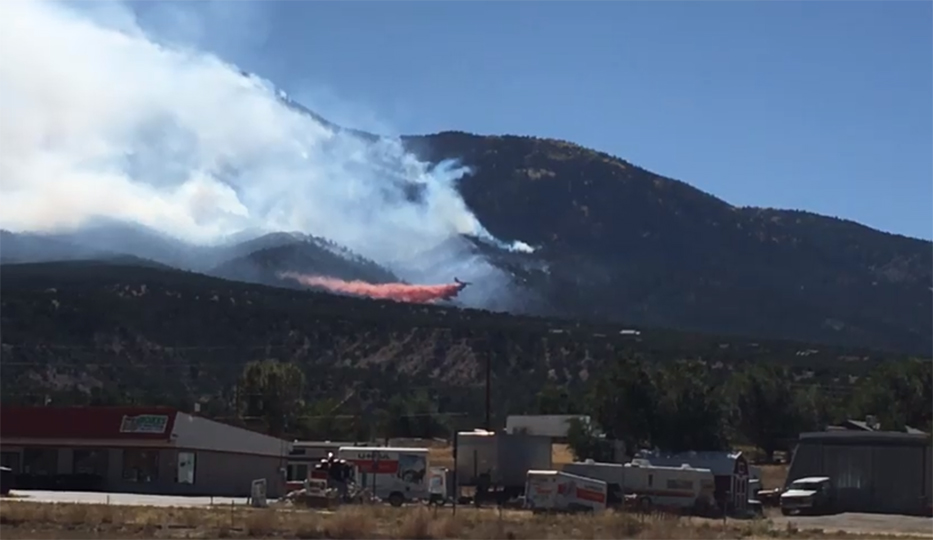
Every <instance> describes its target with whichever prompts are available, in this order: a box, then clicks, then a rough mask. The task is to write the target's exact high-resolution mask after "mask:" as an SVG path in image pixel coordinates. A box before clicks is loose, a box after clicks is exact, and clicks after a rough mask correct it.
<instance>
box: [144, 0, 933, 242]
mask: <svg viewBox="0 0 933 540" xmlns="http://www.w3.org/2000/svg"><path fill="white" fill-rule="evenodd" d="M134 9H135V10H136V11H137V15H138V16H139V18H140V21H141V22H142V24H143V26H144V27H146V28H151V29H156V30H159V31H160V33H162V34H166V35H170V36H171V38H172V39H176V40H179V41H186V42H189V43H195V44H197V45H198V46H200V47H203V48H205V49H208V50H211V51H212V52H215V53H217V54H219V55H220V56H222V57H224V58H225V59H227V60H229V61H231V62H234V63H236V64H238V65H240V66H241V67H243V68H244V69H247V70H249V71H253V72H256V73H258V74H260V75H262V76H264V77H267V78H269V79H271V80H272V81H273V82H275V83H276V84H277V85H278V86H280V87H281V88H283V89H285V90H286V91H288V92H289V93H290V94H292V95H293V96H295V97H296V98H298V100H299V101H301V102H303V103H305V104H306V105H308V106H310V107H311V108H314V109H316V110H317V111H318V112H320V113H321V114H323V115H325V116H328V117H330V118H331V119H333V120H334V121H337V122H340V123H344V124H348V125H351V126H353V127H359V128H363V129H370V130H376V131H380V132H383V133H404V134H415V133H433V132H437V131H443V130H463V131H469V132H474V133H482V134H528V135H537V136H545V137H554V138H560V139H565V140H570V141H573V142H576V143H579V144H582V145H584V146H588V147H592V148H595V149H598V150H602V151H605V152H608V153H610V154H614V155H617V156H619V157H622V158H624V159H626V160H629V161H631V162H633V163H635V164H637V165H640V166H642V167H645V168H648V169H650V170H652V171H654V172H657V173H660V174H663V175H665V176H670V177H673V178H677V179H679V180H683V181H686V182H688V183H690V184H692V185H694V186H696V187H698V188H700V189H702V190H704V191H707V192H710V193H712V194H714V195H716V196H718V197H721V198H723V199H725V200H726V201H728V202H730V203H732V204H736V205H754V206H769V207H778V208H794V209H803V210H809V211H814V212H818V213H821V214H828V215H834V216H839V217H843V218H847V219H852V220H855V221H858V222H861V223H864V224H866V225H869V226H871V227H875V228H879V229H882V230H885V231H890V232H896V233H900V234H905V235H908V236H914V237H921V238H927V239H930V238H931V237H933V34H931V26H933V3H931V2H925V1H891V0H886V1H874V2H865V1H861V2H859V1H822V2H817V1H796V2H790V1H789V2H776V1H771V2H763V1H742V2H739V1H728V2H727V1H719V2H714V1H705V2H700V1H682V2H674V1H664V2H645V1H643V2H634V1H630V2H623V1H620V2H569V1H568V2H466V1H461V2H424V1H422V2H395V1H378V2H346V1H345V2H271V1H269V2H267V1H265V0H264V1H262V2H261V3H255V2H205V3H191V4H189V3H188V2H185V3H184V6H183V7H179V5H177V4H176V5H174V6H171V5H166V4H164V3H155V2H144V3H139V4H134Z"/></svg>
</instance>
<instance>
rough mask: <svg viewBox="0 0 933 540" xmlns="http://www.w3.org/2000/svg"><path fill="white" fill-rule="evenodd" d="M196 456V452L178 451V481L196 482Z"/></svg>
mask: <svg viewBox="0 0 933 540" xmlns="http://www.w3.org/2000/svg"><path fill="white" fill-rule="evenodd" d="M195 457H196V456H195V453H194V452H178V468H177V469H176V470H175V482H176V483H179V484H193V483H194V464H195Z"/></svg>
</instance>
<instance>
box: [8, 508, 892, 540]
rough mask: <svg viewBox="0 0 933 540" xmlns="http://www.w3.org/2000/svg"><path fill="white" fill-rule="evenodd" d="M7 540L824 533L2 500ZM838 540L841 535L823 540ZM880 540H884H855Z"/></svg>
mask: <svg viewBox="0 0 933 540" xmlns="http://www.w3.org/2000/svg"><path fill="white" fill-rule="evenodd" d="M0 527H2V534H0V536H2V537H3V538H4V539H7V538H24V539H25V538H30V539H37V538H64V537H69V538H342V539H351V538H399V539H442V538H474V539H500V538H502V539H548V538H587V539H595V538H607V539H621V538H692V539H714V538H817V537H820V538H822V537H824V536H823V533H822V532H821V531H799V530H796V529H793V528H788V527H784V528H781V527H776V526H774V525H773V523H772V522H770V521H768V520H759V521H746V522H739V521H729V522H727V523H723V522H721V521H710V520H700V519H691V518H672V517H666V518H665V517H651V518H649V517H639V516H634V515H630V514H624V513H616V512H604V513H601V514H597V515H553V516H548V515H533V514H531V513H528V512H521V511H514V510H509V511H501V512H500V511H497V510H494V509H475V508H468V507H461V508H458V509H457V512H456V514H454V513H453V511H452V509H450V508H442V509H428V508H425V507H406V508H391V507H385V506H356V507H344V508H340V509H339V510H337V511H333V512H325V511H314V510H295V509H284V508H266V509H253V508H246V507H220V506H218V507H206V508H157V507H121V506H108V505H94V504H49V503H35V502H13V501H9V502H6V501H4V502H3V504H2V505H0ZM834 536H835V537H837V536H838V533H837V534H835V535H833V534H828V535H826V536H825V537H826V538H832V537H834ZM846 536H847V537H848V536H851V537H857V538H860V539H861V538H880V537H884V536H860V535H853V534H847V535H846Z"/></svg>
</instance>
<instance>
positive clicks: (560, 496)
mask: <svg viewBox="0 0 933 540" xmlns="http://www.w3.org/2000/svg"><path fill="white" fill-rule="evenodd" d="M607 500H608V494H607V486H606V483H605V482H603V481H602V480H596V479H594V478H586V477H583V476H577V475H575V474H570V473H566V472H562V471H528V479H527V481H526V482H525V507H526V508H528V509H530V510H533V511H535V512H549V511H551V512H553V511H562V512H594V511H600V510H605V509H606V502H607Z"/></svg>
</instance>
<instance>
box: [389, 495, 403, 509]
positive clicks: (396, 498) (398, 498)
mask: <svg viewBox="0 0 933 540" xmlns="http://www.w3.org/2000/svg"><path fill="white" fill-rule="evenodd" d="M404 502H405V496H404V495H402V494H401V493H399V492H398V491H393V492H392V493H391V494H389V504H391V505H392V506H394V507H396V508H398V507H399V506H402V503H404Z"/></svg>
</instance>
